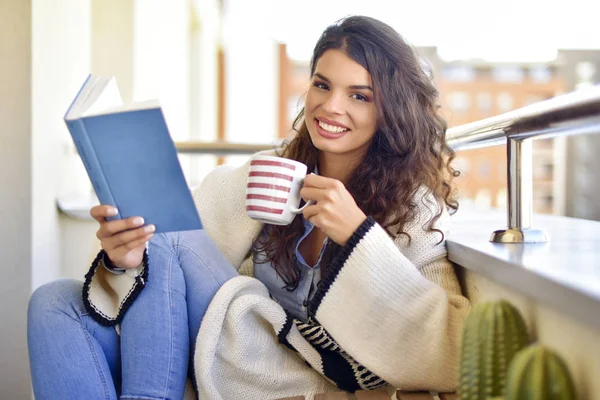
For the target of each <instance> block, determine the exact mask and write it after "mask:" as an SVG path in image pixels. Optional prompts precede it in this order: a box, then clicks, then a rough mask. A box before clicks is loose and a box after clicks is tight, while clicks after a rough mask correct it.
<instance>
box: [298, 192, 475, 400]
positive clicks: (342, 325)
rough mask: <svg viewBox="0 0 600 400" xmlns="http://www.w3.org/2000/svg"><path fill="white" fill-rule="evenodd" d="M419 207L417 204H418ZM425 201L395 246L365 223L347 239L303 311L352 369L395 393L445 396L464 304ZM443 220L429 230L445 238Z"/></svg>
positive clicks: (370, 222) (453, 384) (454, 376)
mask: <svg viewBox="0 0 600 400" xmlns="http://www.w3.org/2000/svg"><path fill="white" fill-rule="evenodd" d="M423 200H425V199H423ZM430 203H431V204H434V203H433V202H426V201H419V202H418V204H419V205H420V209H419V213H418V218H417V220H416V221H414V222H413V223H412V224H411V226H409V227H408V228H407V232H408V233H409V234H410V236H411V242H410V244H409V243H408V240H407V238H406V236H404V235H402V236H400V237H399V238H397V239H396V240H395V241H394V240H392V239H391V238H390V237H389V236H388V235H387V233H386V232H385V231H384V230H383V228H381V227H380V226H379V225H378V224H377V223H375V222H374V221H373V220H372V219H371V218H368V219H367V220H366V221H364V222H363V224H362V225H360V227H359V228H358V229H357V230H356V231H355V232H354V234H353V235H352V236H351V237H350V239H349V240H348V241H347V243H346V244H345V246H344V248H343V250H342V254H340V255H339V257H338V258H337V259H336V260H334V262H333V264H332V266H331V268H330V270H329V271H328V273H327V275H326V276H325V278H324V280H323V282H322V283H321V284H320V285H319V288H318V291H317V293H316V295H315V297H314V299H313V301H312V302H311V304H310V306H309V307H310V311H311V315H312V316H313V318H314V319H315V320H316V321H317V322H318V323H319V324H320V325H322V326H323V327H324V328H325V330H326V331H327V332H328V333H329V334H330V335H331V336H332V337H333V339H334V340H335V341H336V342H337V344H339V346H340V347H341V348H342V349H343V350H344V351H345V352H346V353H348V354H349V355H350V356H352V358H354V359H355V360H356V361H357V362H359V363H360V364H362V365H364V366H365V367H366V368H367V369H369V370H370V371H372V372H373V373H375V374H377V375H378V376H379V377H381V378H382V379H383V380H385V381H387V382H388V383H390V384H392V385H394V386H396V387H400V388H403V389H408V390H410V389H431V390H440V391H452V390H454V389H455V387H456V379H457V369H458V354H459V342H460V335H461V331H462V325H463V320H464V317H465V315H466V313H467V311H468V308H469V303H468V301H467V299H466V298H464V297H463V296H462V295H461V292H460V287H459V285H458V281H457V278H456V275H455V272H454V269H453V267H452V265H451V263H450V262H449V261H448V260H447V258H446V248H445V243H444V242H443V241H441V239H442V236H441V234H440V233H439V232H428V231H426V230H425V229H424V228H423V226H426V222H427V221H428V220H429V219H430V218H431V216H432V215H433V212H432V208H433V207H432V206H430V205H428V204H430ZM448 224H449V216H448V215H447V213H445V212H444V213H443V215H442V217H441V218H440V219H439V220H438V222H437V223H436V225H435V228H437V229H440V230H441V231H442V232H444V234H447V230H448Z"/></svg>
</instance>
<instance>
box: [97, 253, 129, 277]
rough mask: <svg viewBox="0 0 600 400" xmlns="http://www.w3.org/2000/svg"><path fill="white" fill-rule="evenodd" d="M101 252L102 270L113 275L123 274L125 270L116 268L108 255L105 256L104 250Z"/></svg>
mask: <svg viewBox="0 0 600 400" xmlns="http://www.w3.org/2000/svg"><path fill="white" fill-rule="evenodd" d="M102 251H103V252H104V255H103V256H102V265H104V268H105V269H107V270H108V271H109V272H111V273H113V274H115V275H121V274H124V273H125V268H119V267H117V266H116V265H115V264H113V262H112V261H111V259H110V257H109V256H108V254H106V252H105V251H104V250H102Z"/></svg>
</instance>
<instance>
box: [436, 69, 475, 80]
mask: <svg viewBox="0 0 600 400" xmlns="http://www.w3.org/2000/svg"><path fill="white" fill-rule="evenodd" d="M442 75H443V77H444V79H445V80H448V81H451V82H471V81H473V80H474V79H475V75H476V71H475V68H473V67H472V66H470V65H448V66H446V67H444V70H443V72H442Z"/></svg>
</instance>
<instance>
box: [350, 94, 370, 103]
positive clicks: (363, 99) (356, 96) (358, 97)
mask: <svg viewBox="0 0 600 400" xmlns="http://www.w3.org/2000/svg"><path fill="white" fill-rule="evenodd" d="M352 98H354V99H356V100H360V101H369V99H368V98H367V96H363V95H362V94H360V93H356V94H353V95H352Z"/></svg>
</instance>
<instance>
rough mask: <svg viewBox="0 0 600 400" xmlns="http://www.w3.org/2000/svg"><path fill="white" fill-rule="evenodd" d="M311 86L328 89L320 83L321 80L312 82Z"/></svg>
mask: <svg viewBox="0 0 600 400" xmlns="http://www.w3.org/2000/svg"><path fill="white" fill-rule="evenodd" d="M313 86H314V87H316V88H318V89H323V90H327V89H329V88H328V87H327V85H326V84H324V83H321V82H315V83H313Z"/></svg>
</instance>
